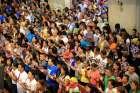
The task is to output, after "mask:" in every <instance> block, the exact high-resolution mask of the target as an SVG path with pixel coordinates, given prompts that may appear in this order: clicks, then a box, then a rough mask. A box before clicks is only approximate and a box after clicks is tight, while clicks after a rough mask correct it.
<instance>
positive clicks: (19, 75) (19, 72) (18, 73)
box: [8, 63, 28, 93]
mask: <svg viewBox="0 0 140 93" xmlns="http://www.w3.org/2000/svg"><path fill="white" fill-rule="evenodd" d="M8 74H9V76H10V77H11V79H12V80H13V82H12V83H16V85H17V93H24V92H25V89H24V88H23V87H22V85H23V84H25V82H26V80H27V78H28V75H27V73H26V72H25V70H24V63H20V64H19V65H18V68H17V69H16V70H15V71H12V72H8Z"/></svg>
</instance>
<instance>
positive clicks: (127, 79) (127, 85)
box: [122, 75, 131, 93]
mask: <svg viewBox="0 0 140 93" xmlns="http://www.w3.org/2000/svg"><path fill="white" fill-rule="evenodd" d="M128 81H129V76H128V75H124V76H123V78H122V84H123V87H125V89H126V90H127V93H128V92H129V91H130V89H131V87H130V84H129V82H128Z"/></svg>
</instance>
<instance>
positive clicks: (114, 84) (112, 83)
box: [108, 79, 117, 88]
mask: <svg viewBox="0 0 140 93" xmlns="http://www.w3.org/2000/svg"><path fill="white" fill-rule="evenodd" d="M109 81H110V82H111V85H112V86H113V88H115V87H116V84H117V81H115V80H113V79H110V80H109ZM109 81H108V82H109Z"/></svg>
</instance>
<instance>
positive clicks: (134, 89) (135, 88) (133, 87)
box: [129, 81, 140, 93]
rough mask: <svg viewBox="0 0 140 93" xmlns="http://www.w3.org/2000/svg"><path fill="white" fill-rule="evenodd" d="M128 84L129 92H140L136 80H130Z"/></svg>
mask: <svg viewBox="0 0 140 93" xmlns="http://www.w3.org/2000/svg"><path fill="white" fill-rule="evenodd" d="M130 86H131V90H130V91H129V93H140V85H139V83H138V82H137V81H131V83H130Z"/></svg>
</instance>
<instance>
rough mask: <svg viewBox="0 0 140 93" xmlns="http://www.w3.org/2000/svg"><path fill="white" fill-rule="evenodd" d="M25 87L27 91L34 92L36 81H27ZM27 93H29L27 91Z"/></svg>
mask: <svg viewBox="0 0 140 93" xmlns="http://www.w3.org/2000/svg"><path fill="white" fill-rule="evenodd" d="M26 85H27V88H28V89H30V90H31V91H33V92H35V91H36V88H37V81H36V80H35V79H33V80H30V79H27V81H26ZM27 93H30V92H29V91H27Z"/></svg>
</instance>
